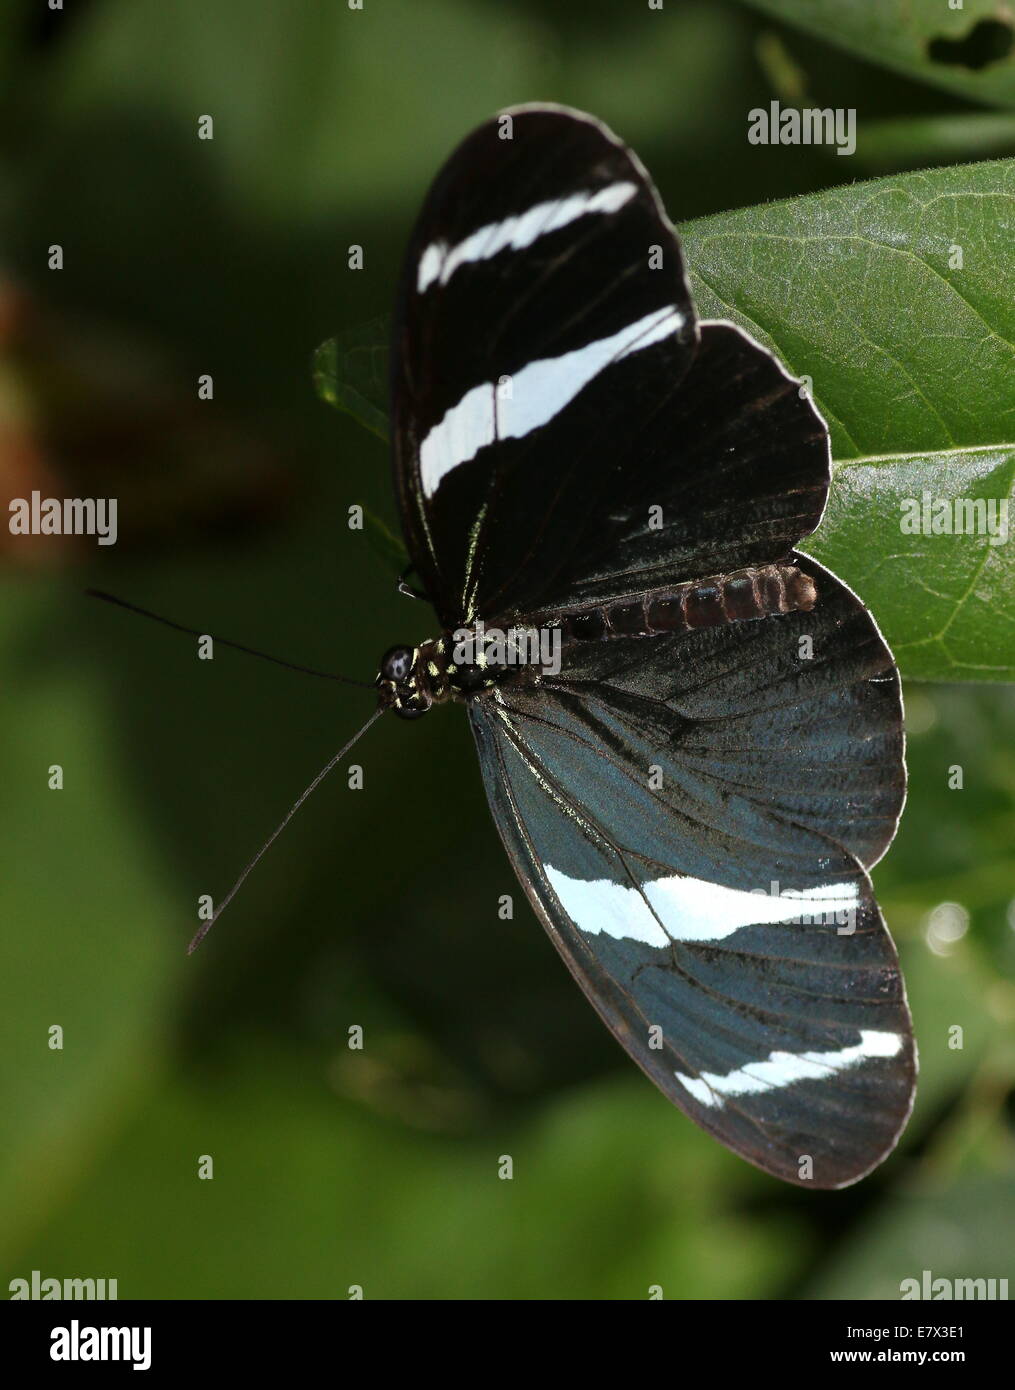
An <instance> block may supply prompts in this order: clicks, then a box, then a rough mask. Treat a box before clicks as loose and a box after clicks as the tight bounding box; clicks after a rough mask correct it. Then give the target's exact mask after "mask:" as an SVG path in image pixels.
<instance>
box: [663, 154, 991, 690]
mask: <svg viewBox="0 0 1015 1390" xmlns="http://www.w3.org/2000/svg"><path fill="white" fill-rule="evenodd" d="M1013 195H1015V163H1013V162H1012V161H1010V160H1004V161H997V162H994V163H984V164H975V165H965V166H960V167H957V168H952V169H936V170H931V171H928V172H925V173H919V174H908V175H905V176H900V177H897V178H890V179H881V180H878V181H876V182H872V183H867V184H854V185H851V186H849V187H846V188H840V189H834V190H832V191H831V192H828V193H821V194H816V195H813V196H810V197H806V198H798V199H794V200H792V201H789V202H783V203H773V204H770V205H768V206H767V207H761V208H750V209H745V210H743V211H740V212H733V213H723V214H720V215H719V216H716V217H709V218H703V219H701V220H699V221H697V222H693V223H691V224H689V225H688V226H687V227H686V228H685V229H684V233H683V235H684V246H685V249H686V252H687V258H688V263H689V265H690V267H691V275H692V282H693V288H694V294H695V299H696V301H697V304H698V309H699V312H700V313H701V314H702V315H703V316H705V317H721V318H730V319H733V320H734V321H735V322H737V323H739V324H740V325H741V326H743V327H745V328H746V329H747V330H748V331H749V332H751V333H753V334H754V335H755V337H757V338H758V339H760V340H761V341H762V342H764V343H766V344H767V345H768V346H770V347H772V348H773V349H774V350H775V351H776V352H777V353H778V355H779V356H780V357H781V358H782V360H783V361H784V362H786V363H787V365H788V366H789V367H790V369H791V370H792V371H793V372H795V373H796V374H797V375H799V376H808V377H810V378H811V380H812V381H813V393H814V397H815V400H816V402H817V404H818V405H819V407H820V408H821V410H822V412H823V413H824V415H825V417H826V419H827V420H828V422H829V426H830V428H831V433H832V451H833V455H834V458H835V461H836V467H835V477H834V481H833V485H832V490H831V494H830V497H829V504H828V510H827V512H826V514H825V519H824V521H823V522H822V525H821V528H820V529H819V531H818V532H817V534H816V536H815V537H814V539H813V541H812V542H810V543H808V546H807V549H808V550H812V551H813V553H814V554H815V555H816V556H818V558H820V559H821V560H824V561H826V562H827V563H828V564H829V565H830V566H831V568H832V569H834V570H835V571H836V573H838V574H840V575H841V576H842V577H843V578H844V579H845V580H846V581H847V582H848V583H850V584H853V585H854V587H856V588H857V589H858V591H859V592H860V593H861V594H862V595H863V598H864V601H865V602H866V603H868V604H869V605H870V607H871V608H872V609H873V611H874V612H875V614H876V615H877V617H878V619H879V621H880V623H881V625H882V627H883V629H884V631H885V634H886V636H887V637H888V639H889V641H890V643H891V644H892V646H893V649H894V650H895V653H896V656H897V658H898V660H899V664H900V666H901V667H902V670H903V671H904V672H905V673H906V674H907V675H909V676H911V677H915V678H917V679H925V680H1011V679H1013V678H1015V565H1013V561H1012V547H1011V546H1010V545H1009V544H1005V543H998V544H993V543H992V538H991V537H989V536H987V535H969V534H963V535H949V534H939V535H933V534H932V535H924V534H915V535H907V534H905V533H904V532H903V530H902V521H903V504H904V502H905V501H906V500H907V499H910V500H916V501H919V502H920V503H921V505H922V503H923V500H924V494H925V493H926V494H927V496H928V497H929V498H930V499H931V501H932V502H933V503H935V504H938V503H948V504H949V505H951V506H953V504H954V503H955V502H956V501H957V500H958V501H962V500H968V501H970V502H974V503H975V501H976V500H977V499H984V501H986V500H987V499H991V500H993V501H995V502H998V503H1000V502H1004V503H1007V502H1008V501H1009V499H1010V496H1011V492H1012V481H1013V475H1015V443H1013V442H1012V441H1015V347H1013V346H1012V339H1013V338H1015V300H1013V296H1012V293H1011V288H1012V284H1013V281H1015V196H1013ZM960 252H961V268H958V258H959V253H960ZM952 514H953V516H954V509H953V513H952Z"/></svg>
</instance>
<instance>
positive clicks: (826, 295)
mask: <svg viewBox="0 0 1015 1390" xmlns="http://www.w3.org/2000/svg"><path fill="white" fill-rule="evenodd" d="M682 235H683V241H684V248H685V251H686V254H687V261H688V265H689V267H690V270H691V279H692V284H693V289H694V296H695V300H696V302H697V305H698V310H699V312H700V313H701V315H702V316H703V317H706V318H727V319H732V320H733V321H734V322H736V323H738V324H740V325H741V326H742V327H744V328H746V329H747V330H748V332H750V333H752V334H753V335H754V336H755V337H756V338H758V339H759V340H760V341H761V342H763V343H765V344H766V345H767V346H769V347H771V348H772V349H773V350H774V351H775V352H776V353H777V354H778V356H779V357H780V358H781V359H782V360H783V361H784V362H785V363H786V364H787V365H788V366H789V368H790V369H791V370H792V371H793V372H795V373H796V374H797V375H798V376H801V377H803V376H806V377H808V378H809V379H810V381H811V382H812V383H813V387H812V389H813V395H814V398H815V400H816V402H817V404H818V406H819V407H820V409H821V410H822V412H823V414H824V415H825V418H826V419H827V420H828V423H829V427H830V429H831V435H832V450H833V455H834V458H835V462H836V467H835V477H834V482H833V486H832V491H831V495H830V497H829V503H828V509H827V511H826V514H825V518H824V520H823V522H822V525H821V528H820V530H819V531H818V533H817V534H816V536H815V537H814V539H813V540H812V541H811V542H809V543H808V546H807V549H808V550H810V551H813V553H814V554H815V555H816V556H817V557H818V558H820V559H822V560H824V561H826V562H827V563H828V564H829V565H830V566H831V568H832V569H834V570H835V571H836V573H837V574H840V575H841V576H842V578H843V579H845V580H846V582H847V583H850V584H852V585H853V586H854V587H855V588H856V589H857V590H858V591H859V592H860V593H861V594H862V595H863V598H864V600H865V602H867V603H868V604H869V605H870V606H871V608H872V609H873V611H874V612H875V613H876V614H877V617H878V620H879V621H880V623H881V625H882V627H883V629H884V631H885V634H886V636H887V637H888V639H889V641H890V643H891V644H892V646H893V649H894V651H895V653H896V656H897V658H898V660H899V664H900V666H901V668H902V670H903V671H904V673H905V674H906V675H908V676H910V677H914V678H916V679H922V680H1011V679H1015V564H1013V561H1012V553H1013V548H1012V547H1011V546H1010V545H1009V544H1007V543H1006V542H1005V541H1002V539H1001V519H1002V516H1003V515H1004V514H1006V509H1007V506H1008V503H1009V501H1010V498H1011V493H1012V484H1013V479H1015V442H1013V441H1015V347H1013V344H1012V340H1013V338H1015V298H1013V295H1012V292H1011V289H1012V285H1013V283H1015V161H1011V160H1001V161H996V162H993V163H983V164H974V165H964V166H960V167H957V168H951V169H936V170H930V171H927V172H924V173H918V174H907V175H902V176H899V177H895V178H889V179H880V180H877V181H874V182H871V183H865V184H853V185H850V186H848V187H845V188H839V189H833V190H832V191H831V192H827V193H819V194H814V195H811V196H808V197H805V198H797V199H793V200H790V201H787V202H782V203H772V204H769V205H767V206H765V207H760V208H747V209H744V210H741V211H739V212H732V213H729V212H727V213H720V214H718V215H716V216H714V217H708V218H702V219H700V220H699V221H696V222H691V223H688V224H687V225H686V226H685V227H684V228H683V230H682ZM960 261H961V264H960ZM381 332H382V330H381V328H380V327H379V323H378V322H375V323H373V324H370V325H368V327H367V328H365V329H363V330H362V331H361V333H360V335H359V339H358V341H359V342H360V343H361V344H362V346H363V348H364V349H366V350H368V351H369V358H368V360H369V361H370V363H371V373H370V374H368V375H367V376H364V374H363V373H358V374H354V370H355V363H356V362H357V360H360V359H358V358H357V356H356V355H355V354H353V355H351V356H350V354H349V352H348V338H347V340H346V347H345V350H344V351H343V352H339V353H334V352H333V353H331V355H330V356H328V357H327V359H325V358H323V357H320V356H319V362H325V361H326V366H327V368H328V371H330V372H331V373H333V374H335V373H340V372H341V371H342V370H346V371H348V373H349V375H348V376H347V377H346V378H345V379H343V380H339V379H337V376H336V377H334V379H332V378H331V377H329V376H328V372H320V373H318V378H317V384H318V390H319V391H320V392H321V394H322V395H324V397H325V398H326V399H328V400H330V401H332V403H333V404H337V405H340V406H342V407H343V408H345V409H348V410H351V411H352V413H354V414H356V415H357V416H358V418H360V419H361V420H362V421H363V423H364V424H367V425H369V426H370V427H371V428H373V429H374V430H375V431H377V426H376V423H375V420H376V417H377V414H378V412H379V411H380V410H382V409H383V401H382V398H381V396H380V395H379V393H378V392H376V391H375V392H374V393H373V394H372V395H371V392H370V385H371V382H373V383H375V384H376V382H378V381H383V379H384V372H383V370H381V369H380V367H379V365H378V354H379V351H380V349H379V347H378V342H379V337H380V335H381ZM351 336H352V337H353V338H355V337H356V335H355V334H353V335H351ZM362 360H366V359H362ZM343 364H346V365H345V367H344V368H343ZM364 398H366V399H365V403H364V404H362V405H361V404H358V402H360V401H362V400H363V399H364ZM925 501H926V502H927V504H928V506H929V508H930V510H929V511H926V512H925V510H924V503H925ZM916 504H919V520H920V525H921V527H923V526H924V519H925V518H927V519H929V521H930V523H931V528H932V529H933V527H934V526H937V527H938V528H941V527H942V526H943V524H944V523H943V520H942V518H943V515H944V512H945V511H946V510H947V512H948V515H949V516H950V517H951V523H952V525H953V527H954V525H955V521H956V517H958V520H959V521H960V522H961V523H962V524H963V525H965V526H967V527H968V526H969V524H970V519H973V520H975V521H977V522H978V523H979V524H980V526H981V528H982V527H983V525H984V523H985V522H986V521H987V520H988V519H989V517H990V515H991V513H990V511H989V510H988V504H989V505H990V506H993V507H994V508H996V510H995V511H994V512H993V517H994V522H995V525H996V526H997V528H998V529H997V531H996V533H995V534H994V535H993V536H992V535H991V534H989V532H987V531H985V530H982V529H981V533H979V534H969V533H962V534H948V533H947V532H944V531H942V532H941V533H940V534H933V533H931V534H924V533H923V531H922V530H921V531H918V532H917V533H915V534H907V533H906V532H905V531H904V530H903V522H904V520H905V521H906V522H907V524H909V519H910V517H911V516H913V515H914V514H915V513H914V508H915V507H916ZM966 504H969V506H968V507H967V505H966ZM1001 504H1004V506H1003V509H1002V506H1001ZM956 505H958V508H959V511H958V512H956ZM977 509H978V510H977ZM935 518H937V520H935Z"/></svg>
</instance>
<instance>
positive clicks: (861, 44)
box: [748, 0, 1015, 106]
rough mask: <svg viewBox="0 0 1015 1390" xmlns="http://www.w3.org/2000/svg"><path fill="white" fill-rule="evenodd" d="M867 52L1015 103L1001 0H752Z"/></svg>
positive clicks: (971, 92) (1013, 36)
mask: <svg viewBox="0 0 1015 1390" xmlns="http://www.w3.org/2000/svg"><path fill="white" fill-rule="evenodd" d="M748 3H749V4H751V5H753V6H754V7H755V9H758V10H763V11H764V12H765V13H766V14H769V15H772V16H773V17H774V18H776V19H782V20H785V21H786V23H787V24H795V25H797V26H799V27H800V28H801V29H806V30H807V31H808V32H809V33H812V34H816V35H817V36H818V37H819V38H822V39H828V40H829V42H831V43H836V44H839V45H841V47H843V48H848V49H849V50H850V51H851V52H853V53H858V54H859V55H860V56H861V57H862V58H868V59H870V60H871V61H872V62H875V63H884V64H885V66H886V67H890V68H895V69H896V70H897V71H899V72H904V73H906V74H907V75H908V76H910V77H915V78H918V79H919V80H921V81H923V82H933V83H934V84H935V86H938V87H945V88H947V89H948V91H950V92H957V93H958V94H959V95H961V96H965V97H972V98H973V99H974V100H977V101H983V102H988V103H991V104H993V105H998V106H1015V42H1013V40H1015V27H1013V26H1015V17H1013V15H1012V12H1011V10H1010V9H1009V8H1008V7H1007V6H1006V5H999V4H998V3H997V0H964V3H963V5H962V8H961V9H952V8H951V7H950V6H949V4H948V3H947V0H916V2H915V3H914V0H748Z"/></svg>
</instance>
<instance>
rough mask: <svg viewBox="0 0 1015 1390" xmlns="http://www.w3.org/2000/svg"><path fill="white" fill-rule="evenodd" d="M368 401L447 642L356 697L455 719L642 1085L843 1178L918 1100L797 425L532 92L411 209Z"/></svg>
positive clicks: (881, 716)
mask: <svg viewBox="0 0 1015 1390" xmlns="http://www.w3.org/2000/svg"><path fill="white" fill-rule="evenodd" d="M391 406H392V438H393V454H394V479H395V489H396V494H397V498H398V503H399V507H400V512H401V521H402V527H403V531H404V535H405V541H406V544H407V548H408V551H409V555H410V558H411V561H412V569H413V571H414V572H415V574H416V576H418V579H419V581H420V584H421V586H422V590H423V592H424V593H425V596H426V597H427V598H428V599H429V601H430V602H431V604H432V605H433V608H434V609H435V611H436V618H437V623H438V625H439V633H438V635H437V636H435V637H434V638H433V639H431V640H429V641H427V642H423V643H420V644H419V645H417V646H406V645H403V646H399V647H395V648H392V649H391V650H390V651H389V652H388V653H387V654H386V655H385V656H384V658H383V660H382V662H381V669H380V673H379V675H378V682H377V683H378V687H379V690H380V697H381V706H382V708H390V709H392V710H394V712H395V713H396V714H397V715H400V716H401V717H403V718H419V717H420V716H421V715H423V714H425V713H427V712H428V711H429V710H431V709H432V708H434V707H435V706H437V705H441V704H445V703H450V702H458V703H462V704H464V705H465V708H466V711H467V714H468V718H469V722H470V724H471V726H472V731H473V734H474V736H475V740H476V746H477V749H478V753H479V761H480V766H481V769H482V775H483V780H484V783H485V787H486V794H487V799H488V801H489V805H490V810H491V812H492V814H493V819H494V821H495V823H496V825H497V829H498V831H499V832H500V836H501V839H502V841H503V843H504V847H505V849H506V850H507V853H508V856H509V858H510V859H511V862H512V864H513V865H514V868H515V871H516V873H517V874H518V878H519V880H520V882H521V885H522V887H523V888H524V890H525V893H526V895H527V897H528V899H529V901H530V903H531V904H532V907H533V908H534V910H535V913H536V915H537V916H538V917H539V919H540V921H541V922H542V924H543V926H544V927H545V928H546V930H547V932H548V933H549V935H550V938H551V940H552V941H553V943H554V945H555V946H556V948H557V950H558V951H559V952H560V954H561V956H562V957H563V958H564V961H565V963H566V965H567V966H568V968H569V970H570V971H571V973H572V975H573V976H574V978H575V980H576V981H577V983H578V984H579V986H580V987H581V988H582V990H583V991H584V993H585V994H586V996H587V998H588V1000H589V1002H590V1003H591V1004H592V1005H593V1007H594V1008H595V1009H596V1011H597V1012H598V1013H599V1015H600V1017H601V1018H602V1019H603V1021H604V1022H605V1023H606V1025H607V1027H608V1028H609V1029H610V1030H611V1031H612V1033H613V1034H614V1036H615V1037H616V1038H617V1040H618V1041H619V1042H620V1043H621V1045H622V1046H623V1047H624V1048H625V1049H626V1050H627V1052H628V1053H629V1054H630V1056H631V1057H632V1058H633V1060H634V1061H635V1062H637V1064H638V1065H639V1066H640V1067H641V1068H642V1070H643V1071H644V1072H645V1073H646V1074H647V1075H648V1076H649V1078H650V1079H651V1080H652V1081H654V1082H655V1084H656V1085H657V1086H658V1088H659V1089H660V1090H661V1091H662V1093H663V1094H664V1095H665V1096H666V1097H667V1098H668V1099H669V1100H670V1101H672V1102H673V1103H674V1104H675V1105H677V1106H678V1107H679V1108H680V1109H681V1110H682V1111H683V1112H684V1113H685V1114H686V1115H687V1116H689V1118H690V1119H692V1120H693V1121H694V1122H695V1123H696V1124H698V1125H700V1126H701V1127H702V1129H704V1130H706V1131H707V1132H708V1133H709V1134H711V1135H713V1136H714V1137H715V1138H716V1139H718V1140H719V1141H720V1142H721V1143H723V1144H725V1145H726V1146H727V1147H728V1148H730V1149H731V1150H733V1152H735V1153H737V1154H739V1155H740V1156H741V1157H743V1158H745V1159H747V1160H748V1161H749V1162H751V1163H753V1164H755V1165H756V1166H757V1167H759V1168H762V1169H763V1170H765V1171H766V1172H768V1173H770V1174H773V1175H775V1176H776V1177H778V1178H782V1179H785V1180H787V1181H789V1182H793V1183H798V1184H800V1185H802V1186H812V1187H820V1188H836V1187H842V1186H845V1185H847V1184H849V1183H852V1182H855V1181H856V1180H857V1179H859V1178H861V1177H863V1176H864V1175H865V1174H866V1173H868V1172H869V1171H870V1170H871V1169H872V1168H873V1167H875V1166H876V1165H877V1164H878V1163H880V1162H881V1161H882V1159H884V1158H885V1156H886V1155H887V1154H888V1153H889V1152H890V1151H891V1150H892V1148H893V1147H894V1146H895V1144H896V1142H897V1140H898V1137H899V1135H900V1133H901V1131H902V1129H903V1128H904V1126H905V1123H906V1120H907V1118H908V1116H909V1112H910V1109H911V1106H912V1101H913V1094H914V1086H915V1073H916V1057H915V1047H914V1043H913V1036H912V1025H911V1020H910V1015H909V1011H908V1007H907V1003H906V996H905V988H904V983H903V979H902V975H901V972H900V968H899V962H898V957H897V954H896V951H895V948H894V945H893V943H892V940H891V938H890V936H889V934H888V932H887V929H886V927H885V925H884V922H883V920H882V917H881V914H880V912H879V910H878V906H877V903H876V901H875V898H874V894H873V890H872V887H871V882H870V878H869V876H868V870H869V869H870V867H871V866H872V865H873V864H875V863H877V861H878V860H879V859H880V858H881V856H882V855H883V854H884V853H885V851H886V849H887V848H888V846H889V844H890V843H891V840H892V838H893V836H894V833H895V829H896V826H897V823H898V820H899V816H900V814H901V810H902V806H903V802H904V799H905V763H904V736H903V726H902V702H901V692H900V683H899V676H898V671H897V669H896V667H895V663H894V661H893V658H892V655H891V653H890V651H889V649H888V647H887V645H886V643H885V641H884V638H883V637H882V636H881V633H880V632H879V630H878V627H877V625H876V623H875V621H874V619H873V618H872V617H871V615H870V613H869V612H868V611H867V610H866V608H865V607H864V606H863V604H862V603H861V602H860V600H859V599H858V598H857V597H856V595H855V594H853V593H852V592H851V591H850V589H849V588H847V587H846V585H845V584H843V583H842V581H841V580H839V579H837V578H836V577H835V576H834V575H833V574H831V573H830V572H829V571H828V570H827V569H825V568H823V567H822V566H821V565H819V564H817V563H816V562H815V561H814V560H813V559H810V558H809V557H808V556H806V555H804V554H801V553H799V552H798V551H796V550H795V549H794V547H795V546H796V545H797V544H798V543H799V542H800V541H801V540H802V539H803V538H804V537H805V536H807V535H809V534H810V533H811V532H812V531H814V529H815V528H816V527H817V525H818V523H819V521H820V519H821V515H822V512H823V510H824V506H825V500H826V497H827V494H828V487H829V480H830V449H829V440H828V431H827V428H826V426H825V423H824V421H823V420H822V418H821V416H820V415H819V413H818V411H817V410H816V408H815V406H814V404H813V402H812V401H811V400H810V399H809V397H808V395H807V393H806V392H805V391H804V390H803V389H802V388H801V386H800V383H799V382H798V381H797V380H795V379H794V378H793V377H791V376H790V375H789V374H788V373H787V372H786V371H785V370H784V369H783V368H782V366H781V365H780V364H779V363H778V362H777V361H776V359H775V357H774V356H773V355H772V354H771V353H770V352H769V351H768V350H767V349H765V348H764V347H762V346H761V345H759V344H758V343H757V342H755V341H754V340H753V339H752V338H750V337H749V336H748V335H747V334H746V333H744V332H743V331H742V330H741V329H740V328H738V327H736V326H734V325H733V324H731V323H726V322H704V321H700V320H699V319H698V317H697V315H696V313H695V308H694V304H693V302H692V299H691V295H690V291H689V288H688V283H687V278H686V274H685V269H684V265H683V261H682V257H681V250H680V246H679V242H678V239H677V235H676V233H675V231H674V229H673V227H672V226H671V224H670V223H669V221H668V220H667V217H666V214H665V212H664V210H663V207H662V204H661V202H660V199H659V196H658V194H657V193H656V190H655V188H654V187H653V185H652V182H651V181H650V179H649V176H648V174H647V173H646V171H645V169H644V168H643V167H642V165H641V163H640V162H639V160H638V159H637V157H636V156H635V155H634V154H633V153H632V151H631V150H629V149H627V148H626V147H625V146H624V145H623V143H622V142H621V141H620V140H619V139H618V138H617V137H616V136H614V135H613V134H612V133H611V132H610V131H609V130H608V129H607V128H606V127H605V126H604V125H603V124H601V123H600V122H599V121H598V120H595V119H594V118H592V117H591V116H588V115H585V114H582V113H580V112H577V111H572V110H569V109H566V108H562V107H556V106H548V105H532V106H522V107H518V108H514V109H512V110H509V111H506V112H503V113H501V114H500V115H498V116H496V117H494V118H493V119H492V120H490V121H488V122H487V123H486V124H484V125H482V126H480V127H479V128H478V129H477V130H475V131H474V132H473V133H472V134H471V135H470V136H468V138H467V139H466V140H465V141H464V143H463V144H461V145H460V146H459V148H458V149H457V150H456V151H455V152H454V153H453V154H452V155H451V157H450V158H449V159H448V161H447V163H446V164H445V165H444V167H443V169H442V170H441V171H440V173H439V174H438V175H437V177H436V179H435V180H434V182H433V184H432V186H431V188H430V190H429V192H428V194H427V196H426V198H425V200H424V203H423V207H422V210H421V212H420V214H419V218H418V221H417V223H416V226H415V229H414V231H413V233H412V236H411V239H410V241H409V245H408V249H407V252H406V256H405V262H404V268H403V272H402V278H401V283H400V288H399V292H398V299H397V309H396V314H395V319H394V325H393V336H392V367H391ZM491 634H493V635H491Z"/></svg>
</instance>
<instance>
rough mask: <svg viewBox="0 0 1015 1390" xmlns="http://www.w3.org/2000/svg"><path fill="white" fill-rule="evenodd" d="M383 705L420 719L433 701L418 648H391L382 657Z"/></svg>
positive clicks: (379, 679) (379, 685)
mask: <svg viewBox="0 0 1015 1390" xmlns="http://www.w3.org/2000/svg"><path fill="white" fill-rule="evenodd" d="M377 688H378V690H379V691H380V693H381V704H382V705H385V706H386V707H387V708H388V709H393V710H394V711H395V713H396V714H397V715H398V716H399V718H401V719H418V718H419V717H420V715H422V714H426V712H427V710H428V709H429V708H430V706H431V705H432V704H433V696H432V695H431V693H430V688H429V684H428V683H427V681H426V678H425V674H424V672H423V663H422V651H421V649H420V648H419V647H405V646H401V647H391V648H389V650H388V651H386V652H385V653H384V655H383V656H382V657H381V669H380V671H379V673H378V676H377Z"/></svg>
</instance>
